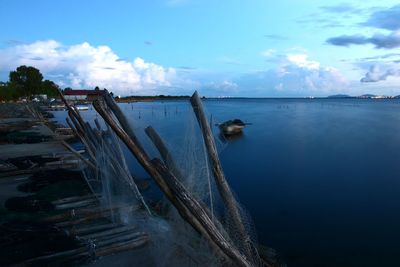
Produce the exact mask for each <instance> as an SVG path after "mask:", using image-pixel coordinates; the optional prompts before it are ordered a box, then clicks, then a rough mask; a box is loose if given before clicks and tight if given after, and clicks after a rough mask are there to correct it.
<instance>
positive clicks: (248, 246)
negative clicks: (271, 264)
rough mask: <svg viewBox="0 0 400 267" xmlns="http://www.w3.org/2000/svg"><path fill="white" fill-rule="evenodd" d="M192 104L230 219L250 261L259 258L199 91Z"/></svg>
mask: <svg viewBox="0 0 400 267" xmlns="http://www.w3.org/2000/svg"><path fill="white" fill-rule="evenodd" d="M190 102H191V104H192V107H193V111H194V113H195V114H196V118H197V121H198V123H199V126H200V129H201V131H202V134H203V139H204V143H205V145H206V148H207V152H208V156H209V158H210V163H211V168H212V171H213V174H214V178H215V182H216V184H217V187H218V190H219V192H220V194H221V197H222V200H223V202H224V204H225V205H226V207H227V209H228V212H229V213H230V215H231V216H230V217H231V218H232V220H233V222H234V224H235V226H236V228H237V229H238V234H239V235H240V240H242V241H243V242H244V244H245V254H246V256H247V257H248V260H251V259H253V258H254V256H257V257H258V252H257V249H256V248H255V247H254V246H253V244H252V242H251V239H250V236H249V235H248V233H247V231H246V228H245V226H244V223H243V220H242V215H241V214H240V211H239V208H238V206H237V202H236V200H235V198H234V196H233V193H232V191H231V189H230V187H229V184H228V182H227V181H226V179H225V175H224V173H223V171H222V166H221V162H220V160H219V157H218V152H217V147H216V145H215V141H214V137H213V135H212V131H211V128H210V125H209V123H208V121H207V119H206V116H205V113H204V108H203V104H202V102H201V100H200V97H199V94H198V93H197V91H196V92H194V94H193V95H192V97H191V98H190ZM257 260H258V259H257Z"/></svg>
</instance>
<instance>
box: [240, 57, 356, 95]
mask: <svg viewBox="0 0 400 267" xmlns="http://www.w3.org/2000/svg"><path fill="white" fill-rule="evenodd" d="M234 82H235V83H237V84H238V86H239V88H247V90H248V92H246V93H248V94H254V95H260V96H309V95H314V96H325V95H328V94H335V93H339V92H344V91H346V90H348V84H349V82H348V81H347V79H346V78H345V77H344V76H343V75H342V73H341V72H340V71H339V70H338V69H336V68H333V67H330V66H321V63H320V62H318V61H315V60H310V59H308V55H307V54H304V53H297V54H288V55H286V56H285V57H282V58H281V59H280V62H278V65H277V67H276V68H271V69H268V70H265V71H258V72H255V73H249V74H247V75H243V76H242V77H240V78H239V79H237V80H234ZM241 91H242V92H243V91H244V90H241Z"/></svg>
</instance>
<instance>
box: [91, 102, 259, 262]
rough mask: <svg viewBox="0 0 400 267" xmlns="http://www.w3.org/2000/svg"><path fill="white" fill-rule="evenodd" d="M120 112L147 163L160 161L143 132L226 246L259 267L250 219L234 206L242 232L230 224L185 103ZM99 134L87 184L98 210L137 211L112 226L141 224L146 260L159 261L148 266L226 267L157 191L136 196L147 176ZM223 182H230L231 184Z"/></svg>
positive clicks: (106, 132)
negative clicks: (149, 130)
mask: <svg viewBox="0 0 400 267" xmlns="http://www.w3.org/2000/svg"><path fill="white" fill-rule="evenodd" d="M119 106H120V108H121V110H122V111H123V112H124V114H125V116H126V117H127V118H128V120H129V123H130V126H131V128H132V129H133V131H134V132H135V134H136V135H137V138H138V141H139V142H140V143H141V145H142V146H143V149H144V150H145V152H146V153H147V154H148V155H149V156H150V158H163V157H162V155H160V153H159V151H158V150H157V148H156V146H155V145H154V144H153V143H152V141H151V139H150V138H149V136H147V135H146V130H145V129H146V127H148V126H149V125H151V126H153V128H154V130H155V131H156V132H157V133H158V135H159V136H160V137H161V139H162V141H163V143H164V144H165V147H166V148H167V149H168V151H169V154H168V157H164V158H163V160H164V162H165V165H166V166H167V167H168V168H169V169H170V170H171V172H172V173H173V174H174V176H175V177H176V178H177V179H178V180H179V181H180V182H181V183H182V184H183V186H184V187H185V188H186V190H187V191H188V192H189V193H190V194H191V195H192V196H193V197H194V198H195V199H196V200H197V201H199V202H200V203H202V205H203V207H204V208H205V209H206V210H207V212H208V214H209V216H210V218H211V219H212V221H213V222H214V224H215V225H216V226H217V228H218V229H219V231H220V232H221V233H222V235H223V236H224V237H225V239H226V240H228V241H229V242H231V243H232V244H234V246H236V247H237V248H238V249H239V251H240V252H241V253H242V254H243V255H247V256H246V258H247V259H248V260H249V261H250V262H251V263H252V264H253V265H255V266H260V265H261V262H260V261H259V255H258V252H257V249H256V247H257V240H256V235H255V231H254V228H253V224H252V221H251V218H250V216H249V214H248V213H247V212H246V211H245V209H244V208H243V206H242V205H241V204H240V203H239V202H238V201H237V200H235V206H236V207H237V209H238V210H239V213H240V217H241V218H240V220H241V221H242V222H243V225H244V231H245V233H243V229H238V225H237V223H235V218H233V217H232V213H231V211H230V210H228V208H227V207H226V205H225V203H224V201H223V199H222V197H221V195H220V193H219V190H218V186H217V184H216V180H215V177H214V174H213V171H212V165H211V163H210V158H209V156H208V152H207V148H206V144H205V142H204V140H203V136H202V133H201V129H200V127H199V124H198V122H197V119H196V116H195V114H194V113H193V109H192V107H191V105H190V102H189V101H171V102H168V101H166V102H149V103H139V104H119ZM206 113H207V112H206ZM207 118H208V122H209V124H210V125H211V129H212V132H213V135H214V140H215V144H216V147H217V149H218V152H219V153H221V152H222V151H223V150H224V149H225V147H226V146H227V145H228V143H227V142H226V139H224V138H223V137H222V136H221V135H220V132H219V130H218V127H216V126H215V125H216V123H217V122H218V118H217V117H216V116H215V115H214V114H212V115H211V114H208V113H207ZM219 122H220V121H219ZM102 125H104V123H102ZM103 127H104V129H102V131H98V133H97V134H101V137H102V138H100V140H101V141H99V142H98V143H97V144H94V145H93V146H94V149H95V162H96V169H95V170H94V169H92V168H86V169H85V178H86V180H87V182H88V184H89V185H90V187H91V189H92V191H93V192H94V193H95V194H97V195H99V200H100V203H101V205H103V206H104V207H109V208H113V207H115V206H124V205H125V206H127V205H129V206H137V207H140V208H139V209H137V210H135V212H129V214H125V213H124V212H119V213H118V214H113V216H112V219H113V220H114V221H118V222H124V223H126V224H129V223H131V224H132V223H136V224H140V228H141V230H143V231H146V232H147V233H148V234H149V235H150V239H151V240H152V242H151V244H150V245H149V246H150V248H151V249H148V250H147V253H148V255H147V257H149V258H152V259H157V260H154V261H153V262H152V264H151V265H155V266H222V265H224V261H223V260H222V258H221V257H220V256H218V255H216V254H215V252H214V251H215V250H214V249H213V248H211V247H210V244H209V242H208V241H207V240H206V239H205V238H204V237H202V236H201V235H200V234H199V233H198V232H196V231H195V230H194V229H193V227H192V226H191V225H190V224H188V223H187V222H186V221H185V220H184V219H182V217H181V216H180V214H179V212H178V211H177V210H176V209H175V207H174V206H173V205H172V204H171V203H170V202H169V201H168V200H167V199H166V198H165V197H164V196H163V195H162V194H161V193H160V192H158V193H155V194H151V193H149V194H146V192H140V190H139V188H138V186H137V184H136V182H135V180H136V181H137V179H144V178H149V176H148V174H147V173H146V172H145V171H144V169H143V168H142V167H141V165H140V164H139V163H138V162H137V161H136V160H135V159H134V158H133V157H132V155H131V154H130V153H129V152H128V150H127V148H126V147H125V145H124V144H122V142H121V141H120V140H119V138H118V137H117V136H116V135H115V134H114V133H113V131H112V130H110V129H108V128H106V127H105V126H103ZM134 177H135V178H134ZM227 179H228V181H229V178H227ZM153 186H156V185H155V184H153ZM153 193H154V192H153ZM155 199H156V201H155ZM236 199H237V198H236ZM149 203H160V206H161V208H160V209H158V210H156V209H155V207H154V205H152V204H149ZM236 221H237V220H236ZM244 235H245V236H246V238H245V240H244V239H243V236H244ZM246 240H247V241H246Z"/></svg>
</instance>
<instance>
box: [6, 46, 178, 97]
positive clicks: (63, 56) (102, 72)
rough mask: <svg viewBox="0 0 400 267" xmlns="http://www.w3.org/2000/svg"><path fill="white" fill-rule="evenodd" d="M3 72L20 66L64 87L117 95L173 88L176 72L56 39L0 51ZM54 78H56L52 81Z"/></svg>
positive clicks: (105, 49) (96, 48)
mask: <svg viewBox="0 0 400 267" xmlns="http://www.w3.org/2000/svg"><path fill="white" fill-rule="evenodd" d="M0 58H1V59H2V60H1V61H0V70H2V71H9V70H11V69H15V68H16V67H18V66H20V65H29V66H34V67H37V68H38V69H40V70H41V72H42V73H43V74H44V75H45V77H52V78H51V79H52V80H54V81H55V82H56V83H58V84H60V85H61V86H71V87H74V88H93V87H95V86H100V87H105V88H109V89H110V90H112V91H114V92H115V93H117V94H122V95H124V94H131V93H135V94H152V93H155V92H157V89H158V88H160V87H170V86H172V82H173V81H175V80H176V70H175V69H173V68H165V67H163V66H160V65H157V64H155V63H149V62H145V61H144V60H143V59H142V58H139V57H138V58H136V59H135V60H134V61H133V62H130V61H127V60H123V59H121V58H120V57H119V56H118V55H117V54H116V53H115V52H113V51H112V50H111V48H110V47H108V46H97V47H96V46H92V45H90V44H89V43H86V42H85V43H82V44H77V45H71V46H65V45H62V44H60V43H59V42H56V41H54V40H48V41H37V42H34V43H31V44H19V45H16V46H13V47H9V48H5V49H0ZM53 77H54V78H53Z"/></svg>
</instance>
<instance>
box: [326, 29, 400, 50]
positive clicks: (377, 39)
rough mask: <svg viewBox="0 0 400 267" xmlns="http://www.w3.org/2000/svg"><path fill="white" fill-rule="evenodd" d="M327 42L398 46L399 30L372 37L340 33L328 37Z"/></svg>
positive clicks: (345, 44) (382, 46) (347, 44)
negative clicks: (340, 34) (336, 35)
mask: <svg viewBox="0 0 400 267" xmlns="http://www.w3.org/2000/svg"><path fill="white" fill-rule="evenodd" d="M327 43H329V44H332V45H336V46H349V45H364V44H372V45H374V46H375V48H384V49H392V48H396V47H400V31H395V32H392V33H390V34H388V35H384V34H375V35H374V36H372V37H365V36H363V35H342V36H339V37H333V38H329V39H328V40H327Z"/></svg>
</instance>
